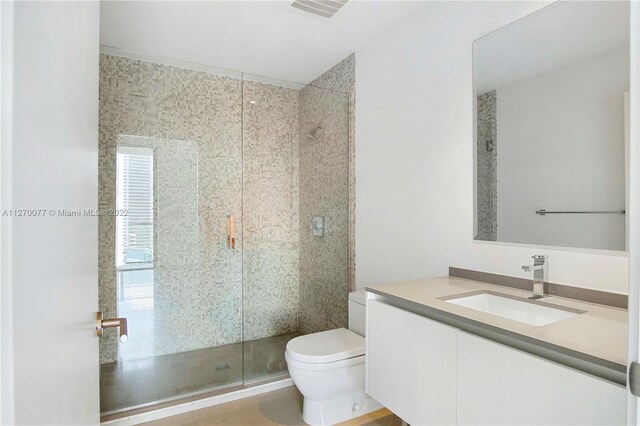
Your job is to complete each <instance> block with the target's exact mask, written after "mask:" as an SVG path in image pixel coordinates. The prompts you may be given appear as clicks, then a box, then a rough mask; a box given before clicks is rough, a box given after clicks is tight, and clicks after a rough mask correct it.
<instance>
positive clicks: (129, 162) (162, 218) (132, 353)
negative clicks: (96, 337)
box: [99, 55, 243, 415]
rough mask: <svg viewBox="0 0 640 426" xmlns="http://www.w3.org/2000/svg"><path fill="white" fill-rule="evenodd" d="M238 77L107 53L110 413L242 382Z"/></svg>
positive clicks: (103, 202)
mask: <svg viewBox="0 0 640 426" xmlns="http://www.w3.org/2000/svg"><path fill="white" fill-rule="evenodd" d="M241 88H242V83H241V78H239V76H238V78H233V77H226V76H224V77H223V76H218V75H214V74H207V73H202V72H195V71H191V70H187V69H179V68H173V67H168V66H165V65H160V64H154V63H150V62H142V61H138V60H133V59H127V58H122V57H115V56H109V55H101V70H100V157H99V174H100V189H99V204H100V207H101V208H102V209H105V210H107V209H117V210H118V211H122V212H124V213H123V214H121V215H118V216H103V217H100V222H99V241H100V248H99V267H100V274H99V290H100V309H101V310H102V311H103V313H104V315H105V317H118V316H120V317H127V318H128V322H129V327H128V328H129V339H128V341H127V342H126V343H121V342H119V341H118V339H117V336H116V335H115V333H114V330H107V333H105V335H104V336H103V337H102V338H101V340H100V362H101V374H100V382H101V383H100V384H101V389H100V396H101V411H102V413H103V415H109V414H116V415H117V413H118V412H121V411H126V410H129V409H132V408H137V407H144V406H149V405H154V404H157V403H158V402H163V401H169V400H179V399H180V398H184V397H190V396H192V395H194V394H201V393H207V392H210V391H217V390H219V389H222V388H227V387H233V386H239V385H242V383H243V362H242V359H243V358H242V291H243V289H242V247H241V244H238V243H236V242H237V241H240V240H241V237H242V217H241V213H242V208H241V207H242V126H241V119H242V114H241V111H242V104H241V100H242V92H241ZM231 218H233V221H234V226H233V227H232V226H231V223H230V222H231ZM232 228H233V229H232ZM232 232H233V233H235V236H232V235H231V233H232ZM233 237H235V238H233Z"/></svg>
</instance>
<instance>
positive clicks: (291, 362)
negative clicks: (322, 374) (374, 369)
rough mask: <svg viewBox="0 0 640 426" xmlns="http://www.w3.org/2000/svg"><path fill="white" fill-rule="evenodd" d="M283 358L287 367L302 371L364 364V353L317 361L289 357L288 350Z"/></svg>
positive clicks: (326, 369)
mask: <svg viewBox="0 0 640 426" xmlns="http://www.w3.org/2000/svg"><path fill="white" fill-rule="evenodd" d="M284 359H285V361H286V362H287V366H288V367H289V368H297V369H299V370H304V371H328V370H335V369H337V368H346V367H350V366H353V365H358V364H364V354H362V355H358V356H355V357H352V358H347V359H341V360H339V361H332V362H323V363H317V362H302V361H298V360H296V359H293V358H291V356H290V355H289V352H285V353H284Z"/></svg>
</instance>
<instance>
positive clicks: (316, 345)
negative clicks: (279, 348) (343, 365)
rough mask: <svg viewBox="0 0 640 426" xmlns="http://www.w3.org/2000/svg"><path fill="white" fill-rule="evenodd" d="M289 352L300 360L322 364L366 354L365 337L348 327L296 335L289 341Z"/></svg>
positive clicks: (292, 356)
mask: <svg viewBox="0 0 640 426" xmlns="http://www.w3.org/2000/svg"><path fill="white" fill-rule="evenodd" d="M287 354H288V355H289V356H290V357H291V358H293V359H295V360H297V361H300V362H308V363H313V364H320V363H324V362H334V361H340V360H342V359H347V358H353V357H355V356H359V355H363V354H364V337H362V336H359V335H357V334H356V333H354V332H353V331H349V330H347V329H346V328H337V329H335V330H329V331H323V332H320V333H313V334H307V335H306V336H300V337H296V338H294V339H291V340H290V341H289V343H287Z"/></svg>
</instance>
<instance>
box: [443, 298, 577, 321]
mask: <svg viewBox="0 0 640 426" xmlns="http://www.w3.org/2000/svg"><path fill="white" fill-rule="evenodd" d="M441 299H442V300H444V301H446V302H448V303H453V304H454V305H458V306H464V307H466V308H471V309H475V310H476V311H481V312H486V313H488V314H492V315H497V316H499V317H502V318H507V319H510V320H514V321H519V322H523V323H525V324H530V325H536V326H542V325H547V324H551V323H554V322H556V321H560V320H563V319H567V318H571V317H574V316H576V315H580V314H582V313H584V312H586V311H581V310H579V309H572V308H566V307H557V306H555V305H551V304H549V303H545V302H540V301H532V300H528V299H523V298H519V297H517V296H511V295H507V294H501V293H495V292H492V291H482V292H474V293H466V294H459V295H455V296H449V297H443V298H441Z"/></svg>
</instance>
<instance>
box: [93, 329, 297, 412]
mask: <svg viewBox="0 0 640 426" xmlns="http://www.w3.org/2000/svg"><path fill="white" fill-rule="evenodd" d="M298 335H300V334H299V333H297V332H295V333H289V334H284V335H280V336H273V337H267V338H264V339H258V340H253V341H248V342H244V343H234V344H230V345H224V346H218V347H212V348H205V349H198V350H195V351H189V352H182V353H177V354H170V355H161V356H155V357H149V358H142V359H138V360H131V361H124V362H118V363H109V364H103V365H101V369H100V406H101V421H103V422H104V421H109V420H114V419H119V418H123V417H128V416H131V415H135V414H140V413H145V412H149V411H154V410H158V409H161V408H166V407H170V406H173V405H179V404H184V403H188V402H192V401H196V400H199V399H205V398H210V397H213V396H217V395H222V394H226V393H230V392H235V391H238V390H242V389H248V388H252V387H256V386H259V385H263V384H267V383H272V382H277V381H280V380H283V379H287V378H288V377H289V374H288V370H287V365H286V362H285V360H284V352H285V348H286V344H287V342H288V341H289V340H290V339H291V338H293V337H296V336H298Z"/></svg>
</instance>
